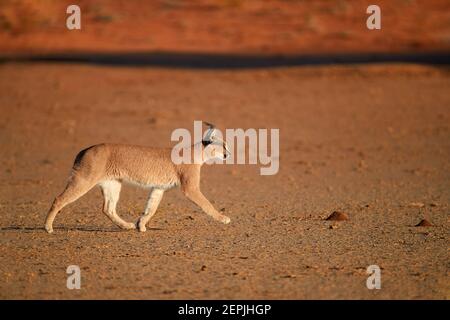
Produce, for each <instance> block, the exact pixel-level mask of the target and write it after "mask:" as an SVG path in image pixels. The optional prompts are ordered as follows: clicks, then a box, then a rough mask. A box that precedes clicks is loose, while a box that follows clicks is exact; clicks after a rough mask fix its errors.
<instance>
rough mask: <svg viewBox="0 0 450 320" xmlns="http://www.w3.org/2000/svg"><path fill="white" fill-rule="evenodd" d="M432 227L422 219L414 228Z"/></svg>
mask: <svg viewBox="0 0 450 320" xmlns="http://www.w3.org/2000/svg"><path fill="white" fill-rule="evenodd" d="M432 226H433V225H432V224H431V222H430V221H428V220H427V219H422V221H420V222H419V223H418V224H416V227H432Z"/></svg>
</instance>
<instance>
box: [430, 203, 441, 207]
mask: <svg viewBox="0 0 450 320" xmlns="http://www.w3.org/2000/svg"><path fill="white" fill-rule="evenodd" d="M438 206H439V204H437V203H436V202H431V203H430V207H438Z"/></svg>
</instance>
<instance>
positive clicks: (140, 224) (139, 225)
mask: <svg viewBox="0 0 450 320" xmlns="http://www.w3.org/2000/svg"><path fill="white" fill-rule="evenodd" d="M137 226H138V229H139V231H140V232H145V231H147V228H146V227H145V223H144V222H143V221H142V220H141V219H139V220H138V222H137Z"/></svg>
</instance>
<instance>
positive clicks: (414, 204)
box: [409, 202, 425, 208]
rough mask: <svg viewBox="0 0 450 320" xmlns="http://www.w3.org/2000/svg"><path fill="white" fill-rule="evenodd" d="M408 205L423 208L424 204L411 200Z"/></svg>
mask: <svg viewBox="0 0 450 320" xmlns="http://www.w3.org/2000/svg"><path fill="white" fill-rule="evenodd" d="M409 205H410V206H411V207H416V208H423V207H424V206H425V205H424V204H423V203H422V202H411V203H410V204H409Z"/></svg>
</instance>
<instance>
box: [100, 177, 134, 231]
mask: <svg viewBox="0 0 450 320" xmlns="http://www.w3.org/2000/svg"><path fill="white" fill-rule="evenodd" d="M100 187H101V189H102V193H103V198H104V202H103V213H105V214H106V215H107V216H108V218H110V219H111V221H112V222H114V223H115V224H116V225H118V226H119V227H120V228H122V229H126V230H129V229H135V228H136V225H135V224H134V223H131V222H126V221H125V220H123V219H122V218H120V217H119V216H118V215H117V212H116V206H117V202H118V201H119V195H120V190H121V188H122V184H121V183H120V182H119V181H116V180H109V181H104V182H102V183H100Z"/></svg>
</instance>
